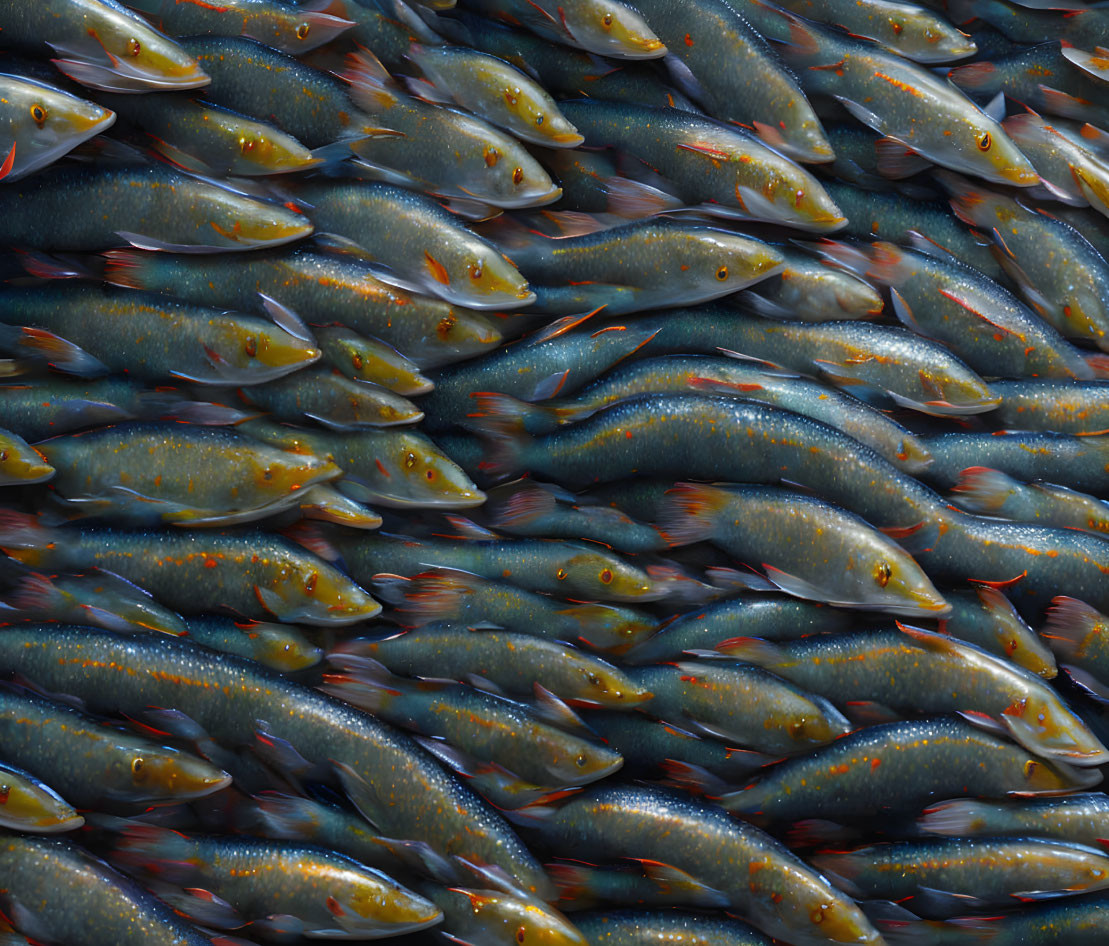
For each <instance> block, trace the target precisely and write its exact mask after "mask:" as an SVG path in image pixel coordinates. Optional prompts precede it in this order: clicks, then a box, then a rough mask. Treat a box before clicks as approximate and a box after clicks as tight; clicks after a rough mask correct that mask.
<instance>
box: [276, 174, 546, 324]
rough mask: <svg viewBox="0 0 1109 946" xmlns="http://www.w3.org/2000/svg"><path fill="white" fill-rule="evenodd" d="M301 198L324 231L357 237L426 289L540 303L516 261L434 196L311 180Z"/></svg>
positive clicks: (456, 298)
mask: <svg viewBox="0 0 1109 946" xmlns="http://www.w3.org/2000/svg"><path fill="white" fill-rule="evenodd" d="M296 196H297V198H298V199H299V200H302V201H304V202H305V203H306V204H307V205H308V206H307V208H306V213H307V214H308V216H310V217H311V218H312V221H313V222H314V223H315V225H316V226H317V228H318V229H320V230H321V231H324V232H327V233H334V234H337V235H339V236H341V237H345V238H346V239H349V240H352V241H353V242H354V243H355V244H357V249H358V250H359V251H361V254H360V255H362V254H364V255H365V258H366V259H368V260H371V261H373V262H375V263H379V264H382V265H384V266H387V267H389V269H391V270H392V271H393V272H395V273H396V274H397V276H398V277H400V278H402V279H404V280H411V281H414V282H415V283H416V284H417V285H418V286H419V288H420V291H422V292H425V293H430V294H431V295H435V296H439V297H440V298H442V299H446V300H447V301H448V302H453V303H455V304H456V305H461V306H468V307H470V308H474V309H516V308H519V307H520V306H526V305H528V304H529V303H531V302H532V301H534V298H535V296H534V293H532V292H530V291H529V290H528V284H527V280H525V279H524V277H523V276H521V275H520V273H519V272H518V271H517V269H516V267H515V266H514V265H513V264H512V263H510V262H509V261H508V260H507V259H505V257H503V256H502V255H501V253H500V251H499V250H498V249H497V248H496V247H495V246H493V245H492V244H491V243H489V242H488V241H487V240H484V239H482V238H481V237H479V236H478V235H477V234H475V233H473V232H472V231H471V230H468V229H467V228H466V227H464V226H462V225H461V223H460V222H459V220H458V218H457V217H456V216H454V215H453V214H451V213H449V212H447V211H446V210H444V209H443V207H442V206H441V205H440V204H439V203H438V202H437V201H435V200H433V199H432V198H430V197H427V196H425V195H423V194H416V193H413V192H412V191H410V190H405V189H404V188H401V187H394V186H393V185H391V184H381V183H376V182H372V181H370V182H362V181H327V182H319V181H315V182H307V183H305V184H302V185H300V186H299V187H297V189H296Z"/></svg>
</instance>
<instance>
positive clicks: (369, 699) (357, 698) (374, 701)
mask: <svg viewBox="0 0 1109 946" xmlns="http://www.w3.org/2000/svg"><path fill="white" fill-rule="evenodd" d="M375 662H376V661H375ZM379 666H380V665H379ZM381 670H382V671H384V673H383V674H382V675H381V676H378V675H376V674H375V673H374V672H373V671H371V670H369V669H368V668H360V669H359V670H358V671H357V672H356V673H354V674H340V673H325V674H324V677H323V679H324V682H323V685H322V686H320V687H319V688H318V689H319V690H320V692H321V693H326V694H327V695H328V696H333V697H335V698H336V699H339V700H342V701H343V702H345V703H350V704H351V706H357V707H358V708H359V709H361V710H365V711H366V712H367V713H375V714H376V713H380V712H381V711H382V710H384V709H385V708H386V707H388V705H389V704H390V703H391V702H392V701H393V700H394V699H395V698H396V697H398V696H400V694H401V691H400V690H399V689H398V688H397V686H396V684H395V683H394V682H393V678H392V675H391V674H389V672H388V671H386V670H385V668H384V667H382V668H381Z"/></svg>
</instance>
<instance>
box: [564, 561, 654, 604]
mask: <svg viewBox="0 0 1109 946" xmlns="http://www.w3.org/2000/svg"><path fill="white" fill-rule="evenodd" d="M555 578H556V579H557V580H558V581H559V582H560V583H564V584H565V585H566V587H567V588H568V589H571V590H572V591H573V592H574V593H575V594H578V595H585V596H587V597H590V598H599V599H601V600H603V601H643V600H647V599H649V598H657V597H659V592H658V589H657V588H656V587H655V584H654V582H653V581H652V580H651V578H650V576H649V575H648V574H647V573H646V572H644V571H641V570H640V569H638V568H636V567H635V566H633V565H630V564H628V563H627V562H625V561H624V560H623V559H621V558H617V557H616V556H615V555H606V554H603V553H601V552H592V551H588V550H582V551H580V552H578V553H576V554H573V555H570V556H568V557H566V558H565V559H563V560H562V561H561V562H560V563H559V565H558V568H557V569H556V570H555Z"/></svg>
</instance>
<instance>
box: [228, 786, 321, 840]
mask: <svg viewBox="0 0 1109 946" xmlns="http://www.w3.org/2000/svg"><path fill="white" fill-rule="evenodd" d="M253 800H254V804H253V805H251V806H249V808H247V809H246V811H245V812H244V814H243V824H242V828H244V829H248V830H249V832H250V833H255V832H256V833H258V834H260V835H261V836H262V837H266V838H276V839H281V840H286V841H310V840H312V838H314V837H315V836H316V832H317V830H318V828H319V825H318V823H317V818H316V812H315V809H316V803H315V802H312V801H309V800H308V799H307V798H301V797H300V796H297V795H285V794H282V793H281V792H262V793H261V794H259V795H255V796H254V799H253ZM244 807H245V806H244Z"/></svg>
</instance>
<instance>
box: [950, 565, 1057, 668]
mask: <svg viewBox="0 0 1109 946" xmlns="http://www.w3.org/2000/svg"><path fill="white" fill-rule="evenodd" d="M945 596H946V598H947V600H948V602H949V603H950V604H951V614H950V615H948V616H947V617H945V618H941V619H940V620H939V622H938V630H939V632H940V633H941V634H950V635H951V636H952V637H957V638H959V640H964V641H967V642H968V643H971V644H975V645H977V646H978V647H981V648H982V649H983V650H988V651H989V652H990V653H991V654H996V655H997V656H998V657H1005V658H1006V659H1008V660H1011V661H1012V662H1013V663H1015V664H1017V665H1018V666H1020V667H1024V669H1025V670H1030V671H1031V672H1032V673H1034V674H1036V675H1037V676H1041V677H1043V678H1044V679H1046V680H1050V679H1052V678H1053V677H1055V675H1056V674H1057V673H1058V672H1059V670H1058V667H1056V665H1055V657H1054V656H1053V655H1052V653H1051V651H1050V650H1049V649H1048V647H1047V645H1046V644H1045V643H1044V641H1043V640H1042V639H1041V638H1040V635H1039V634H1037V633H1036V632H1035V631H1034V630H1032V628H1031V627H1029V626H1028V624H1026V623H1025V621H1024V619H1023V618H1022V617H1021V616H1020V615H1019V614H1017V612H1016V609H1015V608H1014V607H1013V605H1012V602H1010V601H1009V599H1008V598H1006V597H1005V595H1004V594H1003V593H1002V592H1001V591H1000V590H999V589H997V588H995V587H994V586H993V585H989V584H981V583H975V584H974V585H973V590H966V591H960V590H947V591H946V592H945Z"/></svg>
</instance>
